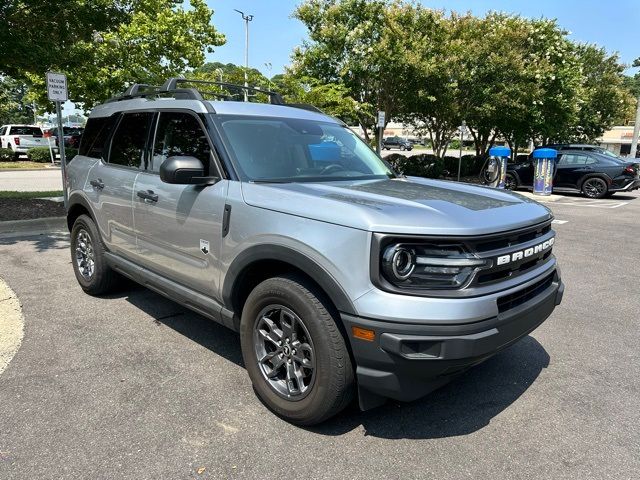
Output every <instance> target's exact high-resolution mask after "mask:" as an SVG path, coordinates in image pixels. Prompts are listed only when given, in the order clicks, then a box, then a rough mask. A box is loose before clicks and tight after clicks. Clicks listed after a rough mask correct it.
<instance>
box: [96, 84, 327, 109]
mask: <svg viewBox="0 0 640 480" xmlns="http://www.w3.org/2000/svg"><path fill="white" fill-rule="evenodd" d="M181 83H187V84H189V83H191V84H194V83H195V84H199V85H213V86H217V87H222V88H223V89H226V90H227V91H228V90H230V89H231V90H237V91H238V93H237V94H228V93H227V94H225V93H224V92H223V91H222V89H221V91H220V92H217V91H212V90H201V89H196V88H179V87H178V86H179V84H181ZM245 91H246V92H249V91H251V92H255V93H261V94H264V95H267V96H268V97H269V103H271V104H272V105H284V106H287V107H292V108H300V109H303V110H308V111H310V112H317V113H324V112H323V111H322V110H320V109H319V108H317V107H315V106H313V105H310V104H306V103H285V101H284V99H283V98H282V95H280V94H279V93H278V92H273V91H270V90H264V89H262V88H258V87H249V86H246V87H245V86H244V85H237V84H235V83H225V82H210V81H208V80H194V79H190V78H178V77H172V78H169V79H167V81H166V82H164V84H163V85H162V86H158V85H149V84H146V83H135V84H133V85H131V86H130V87H128V88H127V89H126V90H125V91H124V93H123V94H122V95H118V96H115V97H112V98H110V99H109V100H107V101H106V102H105V103H110V102H119V101H122V100H131V99H133V98H144V97H163V96H170V97H172V98H176V99H189V100H198V101H201V102H204V101H205V98H204V96H203V94H204V95H207V96H211V97H215V98H217V99H221V100H227V101H229V100H234V97H235V96H236V95H240V94H242V93H244V92H245ZM206 106H207V110H210V111H212V112H213V109H212V108H211V106H210V105H209V103H206Z"/></svg>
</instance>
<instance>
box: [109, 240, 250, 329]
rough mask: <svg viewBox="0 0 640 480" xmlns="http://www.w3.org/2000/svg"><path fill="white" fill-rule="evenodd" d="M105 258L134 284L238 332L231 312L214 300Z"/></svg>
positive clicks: (127, 263)
mask: <svg viewBox="0 0 640 480" xmlns="http://www.w3.org/2000/svg"><path fill="white" fill-rule="evenodd" d="M104 255H105V258H106V260H107V263H108V264H109V266H110V267H111V268H112V269H113V270H114V271H116V272H118V273H120V274H121V275H124V276H125V277H127V278H130V279H131V280H133V281H134V282H136V283H139V284H140V285H142V286H144V287H147V288H148V289H149V290H153V291H154V292H156V293H159V294H160V295H162V296H164V297H167V298H168V299H170V300H173V301H174V302H176V303H179V304H180V305H183V306H185V307H187V308H188V309H190V310H193V311H194V312H196V313H199V314H200V315H202V316H203V317H207V318H209V319H211V320H213V321H214V322H217V323H219V324H220V325H223V326H225V327H227V328H230V329H231V330H233V331H236V332H237V331H238V330H239V325H238V322H237V319H236V318H235V317H234V315H233V312H231V311H230V310H228V309H226V308H224V307H223V306H222V305H220V304H219V303H218V302H216V301H215V300H214V299H212V298H210V297H208V296H206V295H203V294H201V293H199V292H196V291H195V290H192V289H191V288H188V287H185V286H184V285H181V284H179V283H176V282H174V281H173V280H169V279H167V278H165V277H163V276H161V275H158V274H157V273H155V272H152V271H151V270H149V269H146V268H144V267H141V266H139V265H136V264H135V263H133V262H130V261H129V260H125V259H124V258H122V257H119V256H118V255H115V254H113V253H110V252H105V254H104Z"/></svg>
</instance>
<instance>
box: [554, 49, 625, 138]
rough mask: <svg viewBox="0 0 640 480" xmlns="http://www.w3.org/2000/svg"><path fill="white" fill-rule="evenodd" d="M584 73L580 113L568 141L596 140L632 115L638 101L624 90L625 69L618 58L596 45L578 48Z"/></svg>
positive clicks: (579, 59)
mask: <svg viewBox="0 0 640 480" xmlns="http://www.w3.org/2000/svg"><path fill="white" fill-rule="evenodd" d="M576 55H577V59H578V63H579V65H580V70H581V80H582V82H581V89H580V92H579V99H580V103H579V111H578V115H577V122H576V125H572V126H571V128H570V129H569V131H568V132H567V135H566V137H565V138H566V139H567V140H574V141H594V140H595V139H596V138H597V137H599V136H601V135H602V133H603V132H604V131H605V130H606V129H608V128H611V127H612V126H613V125H614V124H616V123H618V122H621V121H623V120H624V119H625V118H629V117H631V116H632V115H633V111H634V109H633V107H634V105H635V99H634V98H633V96H632V95H631V94H630V92H629V91H628V90H627V88H625V83H624V76H623V72H624V66H623V65H622V64H621V63H620V61H619V59H618V56H617V55H608V54H607V52H606V51H605V50H604V49H603V48H601V47H597V46H595V45H577V46H576Z"/></svg>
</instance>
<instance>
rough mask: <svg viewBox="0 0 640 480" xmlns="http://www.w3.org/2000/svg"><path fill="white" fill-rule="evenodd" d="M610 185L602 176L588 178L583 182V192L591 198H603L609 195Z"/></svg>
mask: <svg viewBox="0 0 640 480" xmlns="http://www.w3.org/2000/svg"><path fill="white" fill-rule="evenodd" d="M608 190H609V187H608V185H607V182H605V181H604V180H603V179H602V178H600V177H591V178H587V179H586V180H585V181H584V182H582V193H583V194H584V196H585V197H589V198H602V197H604V196H605V195H607V192H608Z"/></svg>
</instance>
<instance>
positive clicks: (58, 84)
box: [47, 72, 69, 102]
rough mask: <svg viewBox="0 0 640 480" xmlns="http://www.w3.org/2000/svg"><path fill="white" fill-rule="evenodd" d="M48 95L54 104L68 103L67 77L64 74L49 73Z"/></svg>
mask: <svg viewBox="0 0 640 480" xmlns="http://www.w3.org/2000/svg"><path fill="white" fill-rule="evenodd" d="M47 95H48V97H49V100H51V101H52V102H66V101H67V100H68V99H69V95H68V93H67V76H66V75H65V74H64V73H53V72H47Z"/></svg>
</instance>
